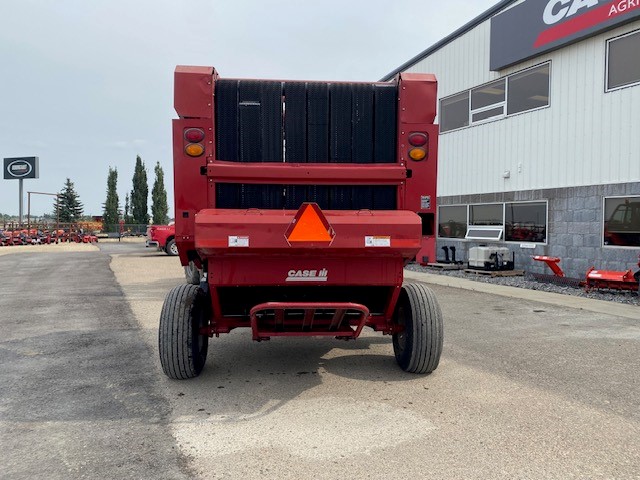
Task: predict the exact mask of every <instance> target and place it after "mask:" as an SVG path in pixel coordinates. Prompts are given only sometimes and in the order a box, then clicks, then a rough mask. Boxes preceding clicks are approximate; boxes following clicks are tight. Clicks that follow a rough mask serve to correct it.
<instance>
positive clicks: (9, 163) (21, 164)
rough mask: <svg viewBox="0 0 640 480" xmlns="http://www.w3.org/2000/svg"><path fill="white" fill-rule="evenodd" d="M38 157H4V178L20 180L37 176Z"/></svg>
mask: <svg viewBox="0 0 640 480" xmlns="http://www.w3.org/2000/svg"><path fill="white" fill-rule="evenodd" d="M39 173H40V172H39V171H38V157H17V158H5V159H4V179H5V180H20V179H23V178H38V177H39Z"/></svg>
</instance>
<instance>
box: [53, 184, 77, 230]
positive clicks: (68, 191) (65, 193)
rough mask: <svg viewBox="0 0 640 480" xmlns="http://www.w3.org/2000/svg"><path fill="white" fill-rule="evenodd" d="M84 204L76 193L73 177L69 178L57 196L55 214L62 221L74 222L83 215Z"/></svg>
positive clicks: (54, 205)
mask: <svg viewBox="0 0 640 480" xmlns="http://www.w3.org/2000/svg"><path fill="white" fill-rule="evenodd" d="M83 210H84V205H82V202H81V201H80V197H79V195H78V194H77V193H76V191H75V188H74V186H73V182H72V181H71V179H69V178H67V180H66V182H65V184H64V187H62V190H60V193H59V194H58V196H57V197H56V199H55V201H54V204H53V214H54V215H55V216H56V218H59V219H60V222H62V223H74V222H77V221H78V220H80V217H82V211H83Z"/></svg>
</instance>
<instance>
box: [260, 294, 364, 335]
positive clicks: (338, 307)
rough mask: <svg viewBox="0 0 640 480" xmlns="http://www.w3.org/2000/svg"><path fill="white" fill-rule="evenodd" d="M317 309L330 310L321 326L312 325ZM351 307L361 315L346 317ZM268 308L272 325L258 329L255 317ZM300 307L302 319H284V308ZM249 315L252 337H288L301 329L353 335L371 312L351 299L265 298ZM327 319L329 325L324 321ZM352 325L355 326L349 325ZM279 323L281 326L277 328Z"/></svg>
mask: <svg viewBox="0 0 640 480" xmlns="http://www.w3.org/2000/svg"><path fill="white" fill-rule="evenodd" d="M318 310H333V314H332V315H331V320H329V321H328V322H326V321H325V322H323V325H322V328H321V329H317V328H314V322H318ZM349 310H351V311H355V312H358V313H359V314H360V315H359V316H358V317H357V318H356V319H355V320H348V319H347V321H345V315H346V313H347V312H348V311H349ZM267 311H273V312H274V324H275V325H274V327H275V328H273V329H270V330H261V329H260V322H259V319H258V317H259V316H260V314H261V313H262V314H263V315H264V314H265V313H266V312H267ZM287 311H289V312H291V311H295V312H300V311H302V312H303V313H302V322H300V321H299V320H294V321H289V322H287V319H286V312H287ZM249 316H250V318H251V330H252V331H253V339H254V340H257V341H261V340H269V338H270V337H273V336H280V337H291V336H299V335H300V334H301V333H305V334H312V335H319V336H335V337H338V338H341V339H345V340H348V339H356V338H357V337H358V335H360V332H361V331H362V328H363V327H364V326H365V323H366V321H367V320H368V318H369V316H370V314H369V309H368V308H367V307H365V306H364V305H360V304H358V303H350V302H316V303H306V302H298V303H294V302H267V303H261V304H259V305H256V306H255V307H253V308H252V309H251V312H250V314H249ZM327 323H328V325H327ZM351 325H353V326H354V327H355V329H354V328H351ZM278 327H281V329H280V330H278Z"/></svg>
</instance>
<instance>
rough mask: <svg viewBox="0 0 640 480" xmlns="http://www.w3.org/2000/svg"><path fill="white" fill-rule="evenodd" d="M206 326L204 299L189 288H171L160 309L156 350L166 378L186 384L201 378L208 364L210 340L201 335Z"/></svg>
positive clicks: (184, 286) (198, 292) (200, 291)
mask: <svg viewBox="0 0 640 480" xmlns="http://www.w3.org/2000/svg"><path fill="white" fill-rule="evenodd" d="M207 323H208V304H207V296H206V295H205V293H204V292H203V291H202V290H201V289H200V288H199V287H197V286H195V285H190V284H183V285H178V286H177V287H174V288H172V289H171V290H170V291H169V293H168V294H167V297H166V298H165V300H164V304H163V305H162V313H161V314H160V328H159V331H158V350H159V352H160V364H161V365H162V370H163V371H164V373H165V375H167V377H169V378H173V379H175V380H185V379H187V378H194V377H197V376H198V375H200V372H202V369H203V368H204V365H205V363H206V360H207V351H208V349H209V337H207V336H206V335H200V328H201V327H204V326H206V324H207Z"/></svg>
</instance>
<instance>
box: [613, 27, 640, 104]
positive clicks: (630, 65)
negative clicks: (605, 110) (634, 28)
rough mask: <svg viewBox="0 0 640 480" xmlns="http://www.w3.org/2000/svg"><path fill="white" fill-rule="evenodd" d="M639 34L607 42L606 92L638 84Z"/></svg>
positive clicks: (639, 74) (639, 70) (639, 68)
mask: <svg viewBox="0 0 640 480" xmlns="http://www.w3.org/2000/svg"><path fill="white" fill-rule="evenodd" d="M638 51H640V32H634V33H630V34H628V35H624V36H622V37H618V38H614V39H611V40H609V41H607V91H610V90H615V89H617V88H622V87H628V86H629V85H636V84H639V83H640V62H638Z"/></svg>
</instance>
